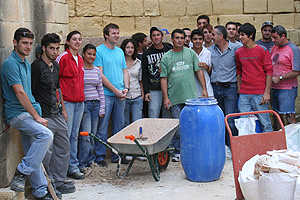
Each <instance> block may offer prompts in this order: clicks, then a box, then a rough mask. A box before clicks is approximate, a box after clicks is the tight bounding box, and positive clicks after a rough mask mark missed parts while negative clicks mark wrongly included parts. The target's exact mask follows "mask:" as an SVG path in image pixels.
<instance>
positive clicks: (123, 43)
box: [121, 39, 137, 60]
mask: <svg viewBox="0 0 300 200" xmlns="http://www.w3.org/2000/svg"><path fill="white" fill-rule="evenodd" d="M129 42H131V43H132V44H133V46H134V52H133V54H132V59H133V60H135V59H136V55H137V45H136V42H135V41H134V40H133V39H125V40H123V42H122V44H121V49H122V50H123V52H124V54H125V48H126V45H127V44H128V43H129Z"/></svg>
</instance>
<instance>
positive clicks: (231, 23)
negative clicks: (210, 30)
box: [225, 22, 237, 28]
mask: <svg viewBox="0 0 300 200" xmlns="http://www.w3.org/2000/svg"><path fill="white" fill-rule="evenodd" d="M228 25H235V28H237V26H236V23H235V22H227V23H226V25H225V27H226V28H227V26H228Z"/></svg>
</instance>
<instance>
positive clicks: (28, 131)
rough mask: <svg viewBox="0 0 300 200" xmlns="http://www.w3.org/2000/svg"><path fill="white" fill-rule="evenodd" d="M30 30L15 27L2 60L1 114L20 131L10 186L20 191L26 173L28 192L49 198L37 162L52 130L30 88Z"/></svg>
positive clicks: (44, 150)
mask: <svg viewBox="0 0 300 200" xmlns="http://www.w3.org/2000/svg"><path fill="white" fill-rule="evenodd" d="M33 38H34V36H33V33H32V32H31V31H30V30H28V29H27V28H19V29H17V30H16V31H15V34H14V39H13V45H14V50H13V52H12V54H11V55H10V56H9V57H8V58H7V59H6V60H5V61H4V62H3V64H2V68H1V83H2V89H3V97H4V99H5V102H4V116H5V118H6V121H7V123H8V124H9V125H10V126H11V127H13V128H16V129H18V130H19V131H20V134H21V139H22V145H23V150H24V154H25V156H24V157H23V158H22V160H21V163H20V164H19V165H18V166H17V169H16V172H15V175H14V177H13V179H12V181H11V189H12V190H15V191H19V192H24V188H25V181H26V177H27V176H29V180H30V183H31V186H32V187H33V191H32V194H33V196H34V197H35V198H36V199H52V198H51V196H50V194H49V193H48V191H47V185H48V183H47V180H46V177H45V175H44V173H43V170H42V167H41V163H42V161H43V159H44V157H45V155H46V153H47V150H48V148H49V146H50V144H51V143H52V140H53V133H52V132H51V131H50V129H48V128H47V126H48V121H47V120H46V119H44V118H42V117H41V115H42V112H41V107H40V104H39V103H37V102H36V101H35V99H34V97H33V95H32V92H31V67H30V64H29V62H28V61H27V60H26V59H25V57H26V56H28V55H29V53H30V51H31V48H32V44H33Z"/></svg>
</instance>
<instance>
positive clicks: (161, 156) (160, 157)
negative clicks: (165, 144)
mask: <svg viewBox="0 0 300 200" xmlns="http://www.w3.org/2000/svg"><path fill="white" fill-rule="evenodd" d="M155 159H157V163H158V169H159V171H160V172H162V171H165V170H166V168H167V167H168V165H169V162H170V152H160V153H157V154H154V155H151V161H152V164H153V166H154V167H155V168H156V161H155Z"/></svg>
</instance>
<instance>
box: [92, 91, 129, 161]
mask: <svg viewBox="0 0 300 200" xmlns="http://www.w3.org/2000/svg"><path fill="white" fill-rule="evenodd" d="M125 103H126V101H125V100H122V101H121V100H119V98H118V97H116V96H108V95H105V115H104V117H102V118H100V119H99V123H98V129H97V137H98V138H100V139H101V140H102V141H104V142H107V128H108V123H109V119H110V116H111V115H112V127H113V130H112V131H113V132H112V134H113V135H114V134H116V133H117V132H119V131H120V130H121V129H123V128H124V124H125V120H124V111H125ZM95 153H96V162H99V161H101V160H103V159H104V158H105V156H106V147H105V146H104V145H102V144H101V143H100V142H98V141H96V140H95ZM111 160H112V161H116V160H118V156H117V155H116V154H114V153H113V154H112V155H111Z"/></svg>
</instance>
